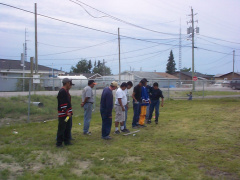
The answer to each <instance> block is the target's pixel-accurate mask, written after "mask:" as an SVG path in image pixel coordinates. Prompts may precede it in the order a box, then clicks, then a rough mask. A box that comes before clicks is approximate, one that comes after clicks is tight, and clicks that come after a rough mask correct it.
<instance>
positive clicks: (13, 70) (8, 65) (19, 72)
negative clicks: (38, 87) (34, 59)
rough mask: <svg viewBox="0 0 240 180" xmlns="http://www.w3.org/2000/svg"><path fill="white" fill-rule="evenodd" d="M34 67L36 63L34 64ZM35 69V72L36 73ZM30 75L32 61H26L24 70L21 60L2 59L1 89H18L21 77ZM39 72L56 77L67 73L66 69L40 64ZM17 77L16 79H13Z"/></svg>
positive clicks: (0, 70) (0, 65) (0, 71)
mask: <svg viewBox="0 0 240 180" xmlns="http://www.w3.org/2000/svg"><path fill="white" fill-rule="evenodd" d="M33 67H34V65H33ZM34 72H35V71H34V70H33V74H34ZM23 73H24V74H25V77H27V76H28V77H29V76H30V74H31V63H30V62H26V61H25V70H24V71H23V66H22V65H21V61H20V60H10V59H0V84H1V86H0V91H16V90H17V86H16V85H17V82H18V81H19V80H20V79H17V78H19V77H22V76H23ZM38 74H39V75H40V76H41V77H43V78H44V77H46V78H48V77H56V76H58V75H59V74H65V72H64V71H61V70H58V69H53V68H50V67H46V66H42V65H38ZM13 77H16V79H12V78H13Z"/></svg>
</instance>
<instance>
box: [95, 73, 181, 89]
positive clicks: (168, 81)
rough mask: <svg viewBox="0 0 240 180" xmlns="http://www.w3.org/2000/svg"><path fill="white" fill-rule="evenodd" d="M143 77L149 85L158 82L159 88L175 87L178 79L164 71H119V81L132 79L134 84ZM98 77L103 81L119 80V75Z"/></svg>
mask: <svg viewBox="0 0 240 180" xmlns="http://www.w3.org/2000/svg"><path fill="white" fill-rule="evenodd" d="M143 78H146V79H147V80H148V81H149V82H148V84H149V85H153V83H154V82H158V83H159V87H160V88H167V87H176V86H177V81H178V78H177V77H175V76H173V75H171V74H168V73H164V72H144V71H125V72H123V73H121V82H124V81H125V82H127V81H132V82H133V83H134V85H136V84H138V83H139V82H140V80H141V79H143ZM99 79H104V81H111V80H115V81H119V75H112V76H103V77H102V78H99ZM108 84H109V83H108Z"/></svg>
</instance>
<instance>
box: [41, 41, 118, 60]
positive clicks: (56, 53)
mask: <svg viewBox="0 0 240 180" xmlns="http://www.w3.org/2000/svg"><path fill="white" fill-rule="evenodd" d="M115 40H116V38H115V39H113V40H109V41H106V42H103V43H100V44H96V45H92V46H88V47H85V48H80V49H75V50H71V51H64V52H59V53H52V54H44V55H38V56H50V55H57V54H64V53H69V52H74V51H80V50H84V49H88V48H92V47H96V46H100V45H105V44H108V43H109V42H113V41H115Z"/></svg>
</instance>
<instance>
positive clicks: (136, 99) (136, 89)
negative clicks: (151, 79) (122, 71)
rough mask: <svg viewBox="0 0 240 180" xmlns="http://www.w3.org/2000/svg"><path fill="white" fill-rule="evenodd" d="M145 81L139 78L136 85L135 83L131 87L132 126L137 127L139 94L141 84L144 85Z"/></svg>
mask: <svg viewBox="0 0 240 180" xmlns="http://www.w3.org/2000/svg"><path fill="white" fill-rule="evenodd" d="M144 83H145V81H144V80H141V81H140V82H139V84H138V85H136V86H135V87H134V89H133V94H132V98H133V112H134V115H133V121H132V128H134V129H136V128H138V121H139V116H140V113H141V101H142V100H141V94H142V86H143V85H144Z"/></svg>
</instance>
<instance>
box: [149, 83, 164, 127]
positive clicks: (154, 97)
mask: <svg viewBox="0 0 240 180" xmlns="http://www.w3.org/2000/svg"><path fill="white" fill-rule="evenodd" d="M160 98H161V99H162V103H161V106H162V107H163V102H164V97H163V94H162V91H161V90H160V89H159V88H158V83H156V82H155V83H153V88H152V91H151V92H150V99H151V104H150V113H149V120H148V124H150V123H151V119H152V114H153V110H154V108H155V118H156V119H155V123H156V124H158V116H159V105H160V100H159V99H160Z"/></svg>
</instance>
